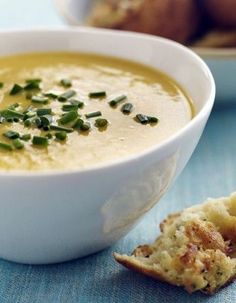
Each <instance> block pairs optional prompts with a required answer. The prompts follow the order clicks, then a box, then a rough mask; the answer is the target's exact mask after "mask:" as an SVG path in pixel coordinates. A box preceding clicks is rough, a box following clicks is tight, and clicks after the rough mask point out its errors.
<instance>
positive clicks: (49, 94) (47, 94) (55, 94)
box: [43, 91, 60, 99]
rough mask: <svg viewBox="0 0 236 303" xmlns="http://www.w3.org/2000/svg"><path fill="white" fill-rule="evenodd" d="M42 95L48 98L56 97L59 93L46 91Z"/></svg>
mask: <svg viewBox="0 0 236 303" xmlns="http://www.w3.org/2000/svg"><path fill="white" fill-rule="evenodd" d="M43 95H44V96H45V97H48V98H52V99H56V98H57V97H58V96H59V95H60V93H59V92H57V91H49V92H47V93H44V94H43Z"/></svg>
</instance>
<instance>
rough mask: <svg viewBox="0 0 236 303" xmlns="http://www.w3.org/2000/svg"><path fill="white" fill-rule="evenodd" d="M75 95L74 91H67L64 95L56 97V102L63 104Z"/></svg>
mask: <svg viewBox="0 0 236 303" xmlns="http://www.w3.org/2000/svg"><path fill="white" fill-rule="evenodd" d="M75 94H76V91H74V90H72V89H71V90H68V91H67V92H65V93H63V94H61V95H60V96H58V101H61V102H65V101H67V100H68V99H70V98H71V97H73V96H74V95H75Z"/></svg>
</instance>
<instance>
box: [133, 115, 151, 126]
mask: <svg viewBox="0 0 236 303" xmlns="http://www.w3.org/2000/svg"><path fill="white" fill-rule="evenodd" d="M136 120H137V121H138V122H139V123H141V124H148V123H149V120H148V117H147V116H145V115H143V114H138V115H136Z"/></svg>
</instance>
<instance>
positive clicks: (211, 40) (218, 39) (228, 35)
mask: <svg viewBox="0 0 236 303" xmlns="http://www.w3.org/2000/svg"><path fill="white" fill-rule="evenodd" d="M191 46H194V47H218V48H219V47H236V29H232V30H222V29H221V30H220V29H214V30H211V31H209V32H208V33H206V34H205V35H204V36H203V37H201V38H200V39H198V40H197V41H196V42H194V43H193V44H192V45H191Z"/></svg>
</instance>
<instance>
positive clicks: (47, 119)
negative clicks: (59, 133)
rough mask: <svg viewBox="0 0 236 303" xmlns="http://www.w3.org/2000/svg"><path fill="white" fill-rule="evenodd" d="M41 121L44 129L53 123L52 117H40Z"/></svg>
mask: <svg viewBox="0 0 236 303" xmlns="http://www.w3.org/2000/svg"><path fill="white" fill-rule="evenodd" d="M40 121H41V125H42V127H45V126H49V125H50V124H51V123H52V116H50V115H44V116H40Z"/></svg>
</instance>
